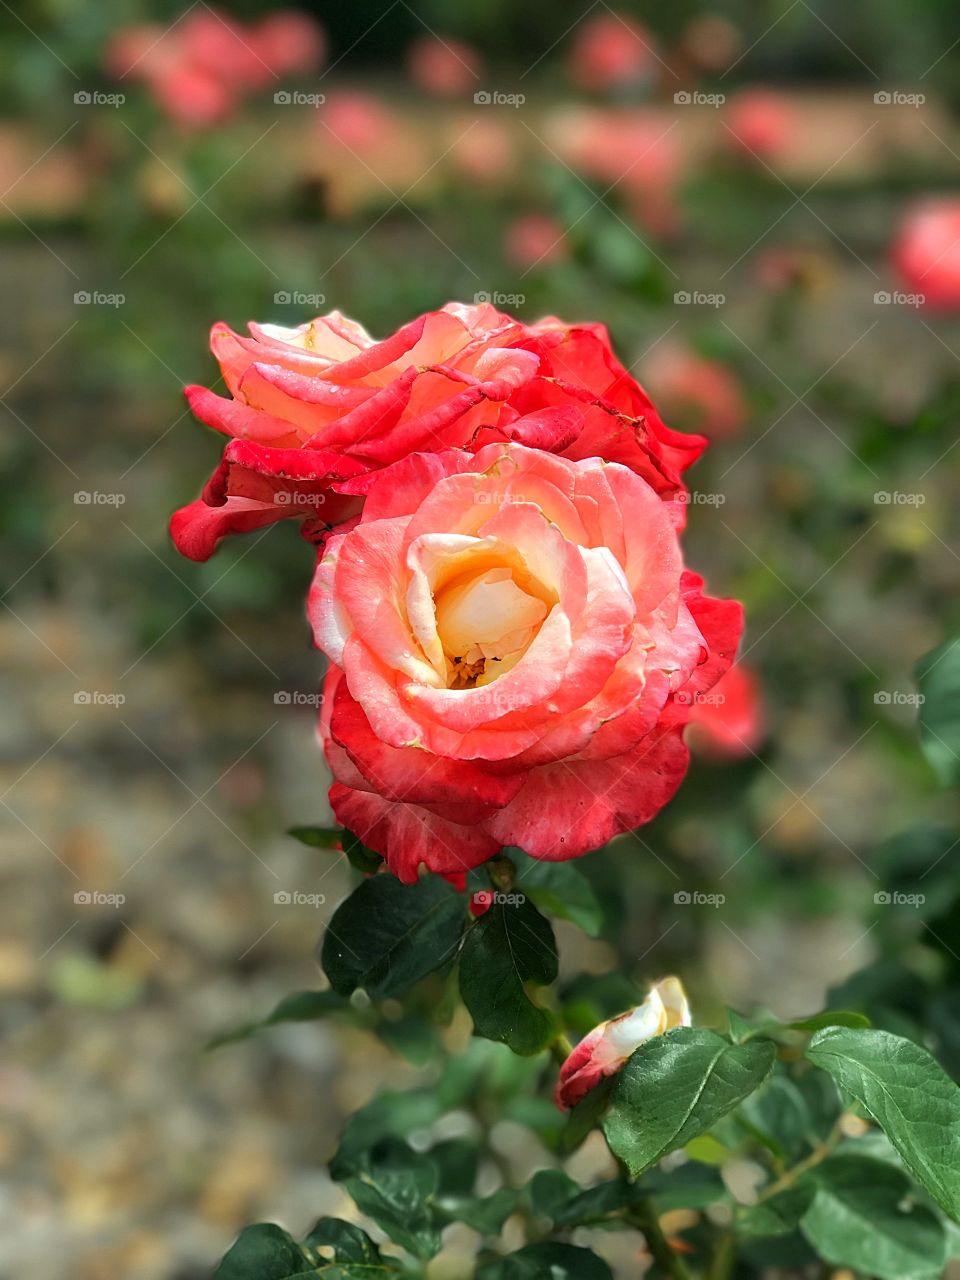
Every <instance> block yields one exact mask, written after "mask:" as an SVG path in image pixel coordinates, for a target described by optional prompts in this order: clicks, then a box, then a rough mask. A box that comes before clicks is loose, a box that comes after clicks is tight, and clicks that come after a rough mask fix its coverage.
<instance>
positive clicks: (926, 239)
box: [892, 197, 960, 310]
mask: <svg viewBox="0 0 960 1280" xmlns="http://www.w3.org/2000/svg"><path fill="white" fill-rule="evenodd" d="M892 254H893V265H894V267H895V268H896V270H897V272H898V274H899V276H900V278H901V280H902V281H903V283H904V286H905V287H906V288H907V289H908V290H909V291H910V292H911V293H912V294H914V295H916V297H917V299H918V300H919V302H920V303H921V304H922V305H926V306H928V307H931V308H937V309H942V310H956V309H957V308H958V307H960V200H958V199H956V198H955V197H951V198H944V199H927V200H923V201H921V202H920V203H918V204H916V205H914V206H913V208H911V209H910V211H909V212H908V214H907V216H906V218H905V219H904V222H903V225H902V226H901V227H900V230H899V231H898V233H897V237H896V240H895V242H894V245H893V251H892Z"/></svg>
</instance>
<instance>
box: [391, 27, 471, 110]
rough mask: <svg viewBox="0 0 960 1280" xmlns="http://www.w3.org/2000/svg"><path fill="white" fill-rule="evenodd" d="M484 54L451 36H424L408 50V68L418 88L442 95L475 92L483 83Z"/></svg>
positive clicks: (450, 96)
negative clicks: (482, 58) (482, 61)
mask: <svg viewBox="0 0 960 1280" xmlns="http://www.w3.org/2000/svg"><path fill="white" fill-rule="evenodd" d="M480 67H481V63H480V56H479V54H478V53H477V51H476V50H475V49H473V48H472V47H471V46H470V45H468V44H465V43H464V41H462V40H454V39H453V38H452V37H450V36H442V37H441V36H421V37H420V38H419V39H418V40H414V42H413V44H412V45H411V46H410V49H409V52H408V53H407V69H408V70H409V72H410V78H411V80H412V81H413V83H414V84H415V85H416V86H417V88H418V89H422V90H423V91H424V92H425V93H432V94H435V95H436V96H437V97H440V98H455V97H458V96H460V95H461V94H466V93H473V91H474V89H476V88H477V87H478V86H479V84H480Z"/></svg>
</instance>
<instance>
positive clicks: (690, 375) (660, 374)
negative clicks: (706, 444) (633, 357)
mask: <svg viewBox="0 0 960 1280" xmlns="http://www.w3.org/2000/svg"><path fill="white" fill-rule="evenodd" d="M646 372H647V378H648V381H649V383H650V387H651V390H652V391H653V394H654V395H655V396H656V397H657V403H658V404H659V405H660V406H661V407H662V408H663V409H664V411H665V412H666V413H667V414H669V416H670V417H671V418H675V419H676V420H677V421H679V422H680V423H682V424H683V425H684V426H691V427H695V428H696V430H697V431H702V432H703V434H704V435H705V436H707V437H709V438H710V439H712V440H718V439H724V438H726V437H728V436H732V435H736V433H737V432H738V431H740V430H741V428H742V427H743V425H744V423H745V422H746V420H747V416H748V413H749V410H748V408H747V402H746V397H745V396H744V394H743V389H742V387H741V386H740V380H739V379H738V378H737V376H736V374H735V373H734V372H733V370H732V369H730V368H728V367H727V365H725V364H723V363H722V362H721V361H720V360H710V359H708V358H707V357H706V356H700V355H697V353H696V352H695V351H690V350H688V349H687V348H686V347H681V346H673V345H671V344H669V343H663V344H662V345H661V346H659V347H656V348H654V350H653V351H651V353H650V355H649V357H648V359H647V362H646Z"/></svg>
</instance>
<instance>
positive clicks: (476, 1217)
mask: <svg viewBox="0 0 960 1280" xmlns="http://www.w3.org/2000/svg"><path fill="white" fill-rule="evenodd" d="M430 1154H431V1155H432V1154H433V1153H432V1152H431V1153H430ZM519 1198H520V1193H519V1192H518V1191H515V1190H514V1189H513V1188H512V1187H500V1188H499V1189H498V1190H497V1191H494V1192H492V1194H491V1195H489V1196H466V1197H462V1198H460V1197H448V1196H444V1195H441V1197H440V1206H439V1207H440V1209H441V1210H442V1211H443V1214H444V1215H445V1217H446V1218H447V1219H449V1220H450V1221H451V1222H465V1223H466V1224H467V1226H468V1227H470V1228H472V1230H474V1231H476V1232H477V1233H478V1234H479V1235H481V1236H498V1235H499V1234H500V1232H501V1230H502V1228H503V1224H504V1223H505V1222H506V1220H507V1218H509V1217H510V1215H511V1213H513V1211H514V1209H516V1207H517V1201H518V1200H519Z"/></svg>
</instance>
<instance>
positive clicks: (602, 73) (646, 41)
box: [570, 10, 658, 92]
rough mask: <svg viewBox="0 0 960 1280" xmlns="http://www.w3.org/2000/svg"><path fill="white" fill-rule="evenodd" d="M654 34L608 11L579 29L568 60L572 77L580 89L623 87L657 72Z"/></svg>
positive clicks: (592, 89) (630, 20)
mask: <svg viewBox="0 0 960 1280" xmlns="http://www.w3.org/2000/svg"><path fill="white" fill-rule="evenodd" d="M655 47H656V46H655V42H654V38H653V36H652V35H651V34H650V32H649V31H647V30H646V28H645V27H641V26H640V24H639V23H637V22H634V21H633V19H632V18H628V17H627V16H626V15H625V14H621V13H614V12H613V11H612V10H609V11H608V12H607V13H603V14H599V15H598V16H597V17H593V18H590V19H588V20H587V21H586V22H584V23H583V25H582V26H581V27H579V28H578V31H577V34H576V37H575V39H574V44H573V51H572V54H571V59H570V70H571V73H572V75H573V79H574V80H575V81H576V83H577V84H578V85H579V86H580V88H582V89H586V90H588V91H590V92H592V91H595V90H600V91H604V90H607V89H623V88H627V87H630V86H632V85H635V84H638V83H641V82H642V81H644V80H647V79H650V78H651V77H652V76H654V75H655V74H656V71H657V65H658V59H657V55H656V53H655Z"/></svg>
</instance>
